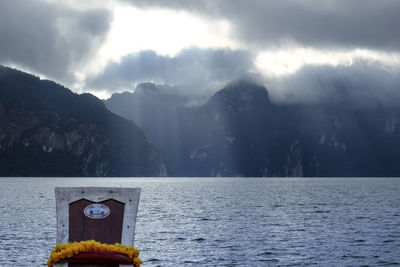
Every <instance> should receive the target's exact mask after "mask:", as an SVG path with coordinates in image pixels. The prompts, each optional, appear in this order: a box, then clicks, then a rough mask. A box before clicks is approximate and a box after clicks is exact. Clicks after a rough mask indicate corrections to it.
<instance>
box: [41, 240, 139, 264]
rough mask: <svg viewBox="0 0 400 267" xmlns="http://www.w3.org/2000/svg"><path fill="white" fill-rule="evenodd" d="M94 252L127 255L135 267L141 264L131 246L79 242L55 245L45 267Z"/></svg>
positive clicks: (136, 252)
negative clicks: (74, 256) (81, 254)
mask: <svg viewBox="0 0 400 267" xmlns="http://www.w3.org/2000/svg"><path fill="white" fill-rule="evenodd" d="M96 251H110V252H116V253H121V254H124V255H127V256H128V257H129V258H131V259H132V262H133V264H134V265H135V266H136V267H139V266H140V264H142V261H141V260H140V259H139V258H138V257H139V250H137V249H136V248H134V247H133V246H132V245H131V246H126V245H121V244H118V243H116V244H114V245H110V244H104V243H100V242H97V241H94V240H88V241H81V242H72V243H66V244H65V243H64V244H57V245H56V247H55V248H54V250H53V252H51V254H50V258H49V260H48V261H47V266H48V267H51V266H53V264H54V263H56V262H58V261H60V260H62V259H66V258H70V257H72V256H73V255H76V254H79V253H81V252H96Z"/></svg>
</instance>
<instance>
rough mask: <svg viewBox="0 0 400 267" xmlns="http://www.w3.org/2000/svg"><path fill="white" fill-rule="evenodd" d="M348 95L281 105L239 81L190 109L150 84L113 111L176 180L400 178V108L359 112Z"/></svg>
mask: <svg viewBox="0 0 400 267" xmlns="http://www.w3.org/2000/svg"><path fill="white" fill-rule="evenodd" d="M146 88H147V89H146ZM143 89H146V90H143ZM164 89H165V88H164ZM343 92H344V91H343V90H341V91H340V93H338V95H336V96H333V97H335V101H332V102H331V103H329V102H324V103H319V104H318V103H312V104H311V103H309V104H284V105H282V104H281V105H277V104H274V103H272V102H271V101H270V99H269V96H268V92H267V90H266V88H265V87H263V86H258V85H255V84H252V83H249V82H237V83H233V84H230V85H228V86H227V87H226V88H223V89H222V90H220V91H218V92H217V93H216V94H215V95H213V96H212V97H211V98H210V99H209V100H208V101H207V102H206V103H204V104H203V105H201V106H198V107H186V106H185V105H183V104H182V103H181V102H180V101H176V99H175V101H173V100H172V99H174V98H173V97H171V96H168V97H166V93H165V92H164V91H163V88H162V87H161V86H157V85H154V84H146V85H145V86H143V85H141V86H139V90H136V91H135V92H134V93H128V92H125V93H123V94H114V95H113V96H112V97H111V98H110V99H108V100H107V101H106V106H107V107H108V108H109V109H110V110H111V111H113V112H115V113H117V114H120V115H121V116H126V117H127V118H129V119H132V120H134V121H135V122H136V123H137V124H138V125H139V126H140V127H142V128H143V130H144V131H145V132H146V134H147V135H148V136H149V138H150V140H151V141H152V142H154V144H156V145H157V146H158V147H160V148H161V149H162V150H164V152H165V154H166V156H167V158H168V159H169V160H170V164H171V166H172V170H173V173H172V174H173V175H178V176H399V175H400V166H399V164H398V162H397V160H398V159H399V158H400V109H398V108H396V107H394V106H390V107H385V106H383V105H370V107H365V106H357V105H354V102H352V101H353V100H354V99H351V98H348V97H347V96H346V95H345V93H343ZM349 99H351V100H349Z"/></svg>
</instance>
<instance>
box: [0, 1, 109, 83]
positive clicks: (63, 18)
mask: <svg viewBox="0 0 400 267" xmlns="http://www.w3.org/2000/svg"><path fill="white" fill-rule="evenodd" d="M110 20H111V16H110V14H109V12H108V11H105V10H91V11H77V10H73V9H71V8H69V7H67V6H64V5H63V4H61V1H60V2H56V3H48V2H45V1H39V0H37V1H15V0H2V1H0V39H1V42H0V63H1V64H11V65H17V66H20V67H22V68H24V69H27V70H30V71H32V72H35V73H38V74H43V75H46V76H47V77H50V78H52V79H56V80H60V81H62V82H66V83H69V82H73V79H74V78H73V73H74V72H75V71H77V70H78V69H79V64H80V63H84V62H85V59H88V58H90V56H92V53H93V52H95V51H96V50H97V48H98V45H99V44H100V41H101V40H102V39H103V38H104V37H105V34H106V33H107V31H108V28H109V23H110Z"/></svg>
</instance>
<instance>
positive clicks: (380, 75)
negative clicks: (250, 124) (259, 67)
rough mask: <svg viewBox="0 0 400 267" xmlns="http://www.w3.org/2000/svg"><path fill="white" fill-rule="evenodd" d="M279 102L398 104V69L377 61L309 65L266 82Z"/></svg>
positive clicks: (272, 95)
mask: <svg viewBox="0 0 400 267" xmlns="http://www.w3.org/2000/svg"><path fill="white" fill-rule="evenodd" d="M267 85H268V86H267V87H268V90H269V91H270V92H271V94H270V95H271V98H272V99H273V100H274V101H275V102H278V103H308V104H310V103H314V104H324V105H329V104H348V105H353V106H356V107H359V108H369V107H376V106H377V105H385V106H398V103H399V101H400V90H399V89H400V72H399V71H398V70H393V69H387V68H386V66H383V65H381V64H379V62H374V61H369V60H358V61H356V62H354V63H353V64H351V65H338V66H330V65H325V66H315V65H308V66H306V67H303V68H302V69H301V70H299V71H298V72H296V73H295V74H293V75H290V76H285V77H283V78H275V79H270V80H269V81H267Z"/></svg>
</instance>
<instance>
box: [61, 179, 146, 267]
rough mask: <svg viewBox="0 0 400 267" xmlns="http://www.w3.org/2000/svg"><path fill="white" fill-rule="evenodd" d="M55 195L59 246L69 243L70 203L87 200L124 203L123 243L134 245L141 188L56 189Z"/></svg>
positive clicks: (65, 265)
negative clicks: (110, 200)
mask: <svg viewBox="0 0 400 267" xmlns="http://www.w3.org/2000/svg"><path fill="white" fill-rule="evenodd" d="M55 195H56V210H57V238H56V242H57V244H60V243H68V242H69V204H70V203H72V202H75V201H78V200H80V199H87V200H89V201H93V202H102V201H104V200H108V199H114V200H117V201H119V202H122V203H124V218H123V223H122V236H121V243H122V244H124V245H128V246H129V245H133V242H134V237H135V225H136V215H137V210H138V206H139V198H140V188H112V187H56V188H55ZM55 266H56V267H68V264H67V263H61V262H60V263H58V264H56V265H55ZM120 266H129V265H120ZM132 266H133V265H132Z"/></svg>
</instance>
